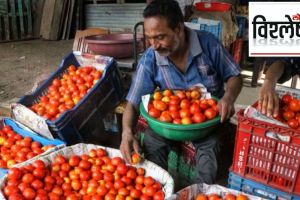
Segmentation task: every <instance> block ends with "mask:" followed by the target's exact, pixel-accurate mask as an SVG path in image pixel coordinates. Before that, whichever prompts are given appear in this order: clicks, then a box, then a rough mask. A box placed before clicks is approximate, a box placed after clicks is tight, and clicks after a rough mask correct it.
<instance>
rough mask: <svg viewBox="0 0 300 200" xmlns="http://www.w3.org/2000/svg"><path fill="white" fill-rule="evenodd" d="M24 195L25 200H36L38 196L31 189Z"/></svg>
mask: <svg viewBox="0 0 300 200" xmlns="http://www.w3.org/2000/svg"><path fill="white" fill-rule="evenodd" d="M22 194H23V196H24V197H25V199H34V198H35V196H36V192H35V191H34V190H33V189H32V188H30V187H28V188H25V189H24V191H23V192H22Z"/></svg>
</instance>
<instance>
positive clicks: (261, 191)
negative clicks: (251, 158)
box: [228, 172, 300, 200]
mask: <svg viewBox="0 0 300 200" xmlns="http://www.w3.org/2000/svg"><path fill="white" fill-rule="evenodd" d="M228 187H229V188H231V189H234V190H238V191H242V192H245V193H248V194H251V195H255V196H259V197H262V198H265V199H273V200H300V197H299V196H295V195H292V194H291V193H289V192H282V191H280V190H276V189H273V188H271V187H268V186H266V185H263V184H260V183H257V182H254V181H251V180H247V179H245V178H242V177H240V176H238V175H236V174H234V173H232V172H230V173H229V177H228Z"/></svg>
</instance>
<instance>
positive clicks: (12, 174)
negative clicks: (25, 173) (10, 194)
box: [8, 168, 22, 180]
mask: <svg viewBox="0 0 300 200" xmlns="http://www.w3.org/2000/svg"><path fill="white" fill-rule="evenodd" d="M21 176H22V171H21V170H20V169H19V168H11V169H10V170H9V171H8V180H18V179H19V178H21Z"/></svg>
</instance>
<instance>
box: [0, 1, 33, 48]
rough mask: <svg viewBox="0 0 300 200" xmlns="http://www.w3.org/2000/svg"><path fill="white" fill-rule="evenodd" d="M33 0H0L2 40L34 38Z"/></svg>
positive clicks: (0, 37) (0, 33) (0, 34)
mask: <svg viewBox="0 0 300 200" xmlns="http://www.w3.org/2000/svg"><path fill="white" fill-rule="evenodd" d="M31 2H32V1H31V0H0V42H1V41H11V40H22V39H28V38H33V28H32V12H31Z"/></svg>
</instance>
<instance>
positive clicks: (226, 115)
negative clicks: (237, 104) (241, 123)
mask: <svg viewBox="0 0 300 200" xmlns="http://www.w3.org/2000/svg"><path fill="white" fill-rule="evenodd" d="M218 110H219V113H220V115H221V122H222V123H223V122H224V121H226V120H228V119H230V117H231V116H232V115H233V114H234V113H235V110H234V101H233V100H232V99H231V98H230V97H228V96H224V97H223V98H222V99H221V100H220V101H219V103H218Z"/></svg>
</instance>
